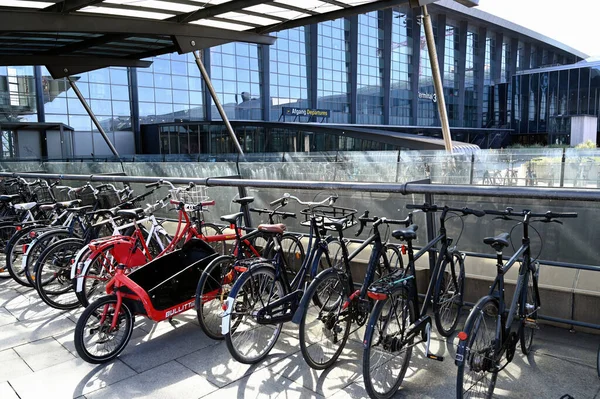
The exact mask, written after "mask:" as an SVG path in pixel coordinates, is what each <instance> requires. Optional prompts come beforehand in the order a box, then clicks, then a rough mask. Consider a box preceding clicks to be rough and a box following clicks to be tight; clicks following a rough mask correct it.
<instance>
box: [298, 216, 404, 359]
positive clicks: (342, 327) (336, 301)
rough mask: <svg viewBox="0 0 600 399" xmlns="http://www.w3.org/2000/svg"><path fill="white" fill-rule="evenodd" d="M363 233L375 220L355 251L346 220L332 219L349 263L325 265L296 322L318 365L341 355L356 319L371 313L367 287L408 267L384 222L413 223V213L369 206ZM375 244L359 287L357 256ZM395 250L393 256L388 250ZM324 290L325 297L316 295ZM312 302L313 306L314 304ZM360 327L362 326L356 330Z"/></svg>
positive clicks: (305, 351) (306, 354) (360, 322)
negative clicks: (380, 211)
mask: <svg viewBox="0 0 600 399" xmlns="http://www.w3.org/2000/svg"><path fill="white" fill-rule="evenodd" d="M358 221H359V222H360V228H359V230H358V232H357V233H356V236H357V237H358V236H359V235H360V234H361V233H362V231H363V229H364V227H365V226H366V225H367V223H372V224H373V226H372V233H371V235H370V236H369V237H368V238H367V239H366V240H365V241H364V242H363V243H362V244H361V245H360V246H359V247H358V248H357V249H355V250H354V251H353V252H352V253H351V254H349V251H348V244H347V241H346V240H344V238H343V233H342V232H343V228H344V220H343V219H342V221H341V222H338V221H331V222H329V224H330V225H331V226H332V227H334V228H335V229H336V230H337V232H338V234H339V237H340V243H341V253H342V257H341V263H342V267H343V268H337V267H336V268H330V269H326V270H323V271H322V272H321V273H319V274H318V275H317V276H316V277H315V279H314V280H313V281H312V282H311V284H310V285H309V287H308V288H307V289H306V291H305V293H304V295H303V296H302V300H301V302H300V305H299V306H298V309H297V310H296V313H295V314H294V318H293V319H292V322H294V323H295V324H299V329H300V334H299V340H300V349H301V352H302V356H303V357H304V360H305V361H306V363H307V364H308V365H309V366H310V367H312V368H313V369H315V370H323V369H326V368H329V367H331V366H332V365H333V364H334V363H335V361H336V360H337V359H338V357H339V356H340V354H341V352H342V350H343V349H344V346H345V344H346V342H347V340H348V337H349V336H350V334H351V332H350V328H351V324H353V323H354V324H356V325H357V328H356V329H358V328H360V327H362V326H363V325H364V324H365V322H366V321H367V319H368V317H369V313H370V312H371V308H372V301H371V300H370V299H369V298H368V297H367V288H368V287H369V285H370V284H371V283H372V282H373V281H374V280H375V279H376V277H381V276H384V275H387V274H389V273H391V272H392V271H393V270H396V269H403V268H404V267H403V263H402V255H401V254H400V250H399V249H398V248H397V247H396V246H393V245H390V244H388V243H387V242H385V240H382V238H381V234H380V232H379V226H381V225H387V226H388V228H389V225H394V224H395V225H404V226H408V224H409V218H406V219H404V220H393V219H387V218H378V217H369V212H368V211H366V212H365V213H364V214H363V215H362V216H360V217H359V218H358ZM371 246H372V247H373V248H372V250H371V256H370V258H369V262H368V264H367V267H366V272H365V277H364V281H363V283H362V284H361V285H360V288H359V289H356V286H355V282H354V279H353V276H352V268H351V266H350V265H351V262H352V260H353V259H355V258H356V256H358V254H360V253H361V252H362V251H364V250H365V249H366V248H370V247H371ZM388 255H389V256H388ZM319 295H320V299H319V300H314V299H315V298H317V297H318V296H319ZM311 305H312V306H311ZM355 331H356V330H355Z"/></svg>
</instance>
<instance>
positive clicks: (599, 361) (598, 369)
mask: <svg viewBox="0 0 600 399" xmlns="http://www.w3.org/2000/svg"><path fill="white" fill-rule="evenodd" d="M596 372H597V373H598V378H600V346H599V347H598V353H597V354H596Z"/></svg>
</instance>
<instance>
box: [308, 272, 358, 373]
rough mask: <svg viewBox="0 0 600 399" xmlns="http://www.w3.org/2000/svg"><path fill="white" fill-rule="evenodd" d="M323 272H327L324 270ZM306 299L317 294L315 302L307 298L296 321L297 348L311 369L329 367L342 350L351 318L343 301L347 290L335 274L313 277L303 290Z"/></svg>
mask: <svg viewBox="0 0 600 399" xmlns="http://www.w3.org/2000/svg"><path fill="white" fill-rule="evenodd" d="M325 273H327V272H325ZM304 295H307V298H312V297H315V296H317V295H319V297H320V300H319V302H320V303H319V304H317V301H308V304H307V306H306V307H305V308H304V314H303V315H302V319H301V321H300V336H299V339H300V349H301V351H302V356H303V357H304V360H305V361H306V363H307V364H308V365H309V366H310V367H312V368H313V369H315V370H323V369H326V368H329V367H331V366H332V365H333V363H335V361H336V360H337V358H338V357H339V356H340V354H341V353H342V350H343V349H344V346H345V345H346V342H347V341H348V336H349V335H350V322H351V321H352V317H351V312H350V307H347V308H346V309H344V303H345V301H346V299H348V298H349V296H350V292H349V288H348V285H347V284H344V283H343V282H342V280H341V279H340V276H339V274H338V273H327V274H326V275H325V276H323V277H319V276H317V277H316V278H315V280H314V282H313V283H312V284H311V285H310V287H309V288H308V290H307V291H306V292H305V293H304Z"/></svg>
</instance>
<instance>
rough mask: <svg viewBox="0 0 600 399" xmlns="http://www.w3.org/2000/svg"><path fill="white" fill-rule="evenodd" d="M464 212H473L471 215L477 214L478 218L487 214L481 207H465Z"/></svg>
mask: <svg viewBox="0 0 600 399" xmlns="http://www.w3.org/2000/svg"><path fill="white" fill-rule="evenodd" d="M463 212H464V213H469V214H471V215H475V216H477V217H478V218H480V217H482V216H485V212H484V211H482V210H480V209H469V208H464V209H463Z"/></svg>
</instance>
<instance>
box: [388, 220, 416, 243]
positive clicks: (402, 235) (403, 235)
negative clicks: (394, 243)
mask: <svg viewBox="0 0 600 399" xmlns="http://www.w3.org/2000/svg"><path fill="white" fill-rule="evenodd" d="M418 228H419V226H417V225H416V224H411V225H410V226H408V227H407V228H406V229H400V230H394V231H393V232H392V237H394V238H397V239H398V240H400V241H410V240H415V239H416V238H417V229H418Z"/></svg>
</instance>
